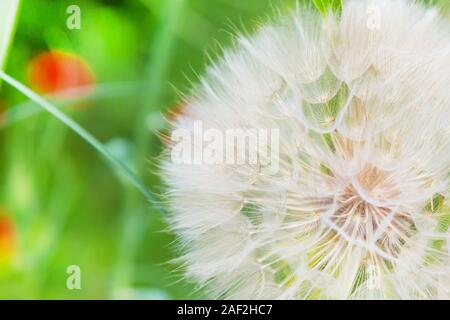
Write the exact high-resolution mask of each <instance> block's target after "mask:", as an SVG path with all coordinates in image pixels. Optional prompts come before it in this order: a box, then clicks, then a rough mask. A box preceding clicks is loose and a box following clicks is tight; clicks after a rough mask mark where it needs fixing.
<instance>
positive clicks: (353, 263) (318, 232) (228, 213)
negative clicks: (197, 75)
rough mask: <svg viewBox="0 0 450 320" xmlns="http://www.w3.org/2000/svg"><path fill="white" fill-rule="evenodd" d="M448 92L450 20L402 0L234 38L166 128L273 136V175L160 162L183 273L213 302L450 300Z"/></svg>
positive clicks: (284, 21)
mask: <svg viewBox="0 0 450 320" xmlns="http://www.w3.org/2000/svg"><path fill="white" fill-rule="evenodd" d="M373 10H375V11H373ZM372 12H375V14H377V16H375V21H372V22H373V24H372V22H371V21H370V19H372V18H373V17H371V16H369V13H372ZM377 19H378V20H377ZM449 87H450V27H449V24H448V22H446V21H445V20H443V19H441V18H440V17H439V14H438V11H437V10H436V9H433V8H425V7H423V6H421V5H419V4H417V3H416V2H412V1H406V0H377V1H369V0H354V1H352V0H349V1H345V2H344V5H343V8H342V13H341V15H340V16H339V17H336V16H335V15H333V14H332V13H330V14H329V15H328V16H327V17H326V18H323V17H321V16H320V15H319V14H316V13H314V12H312V11H311V10H308V9H304V8H301V7H299V8H298V9H297V10H296V11H295V12H294V13H293V14H292V15H290V16H287V17H283V18H281V19H279V21H277V22H276V23H271V24H269V25H266V26H264V27H262V28H261V30H260V31H259V32H257V33H256V35H254V36H252V37H244V36H242V37H239V38H238V40H237V45H236V48H234V49H231V50H228V51H225V53H224V57H223V59H221V61H220V62H218V63H216V64H214V65H212V66H211V67H210V68H209V69H208V71H207V74H206V76H204V77H203V78H202V81H201V84H200V85H199V86H198V87H197V88H196V90H195V91H194V92H193V94H192V95H191V97H190V98H189V99H187V102H186V106H185V108H184V111H183V115H181V116H179V117H178V118H177V119H176V120H175V123H174V129H186V130H188V131H190V132H192V131H193V127H194V123H195V121H201V122H202V124H203V127H204V128H216V129H218V130H220V131H222V132H225V131H226V130H227V129H230V128H271V129H274V128H275V129H278V130H279V144H280V145H279V155H278V156H279V157H278V161H279V168H278V170H277V172H275V173H267V172H265V171H264V170H263V169H264V168H263V165H261V163H258V164H256V165H255V164H242V163H241V164H204V163H203V164H179V163H174V162H173V161H170V160H167V161H166V162H165V163H164V165H163V172H164V175H165V177H166V182H167V184H168V194H169V197H170V199H171V207H172V211H173V214H172V215H171V216H170V218H169V219H170V224H171V226H172V227H173V230H174V231H175V232H176V233H177V235H178V236H179V240H180V245H181V250H182V251H183V256H182V257H181V258H180V259H181V260H182V261H183V265H184V267H185V270H186V275H187V276H188V277H189V278H193V279H194V280H195V281H197V282H198V283H199V284H200V285H201V286H205V287H206V288H208V289H209V292H210V293H211V297H213V298H249V299H436V298H437V299H448V298H450V257H449V237H450V233H449V231H448V225H449V222H450V202H449V201H448V199H449V196H450V192H449V191H450V181H449V179H450V125H449V123H450V122H449V119H450V90H449ZM169 151H170V150H169ZM260 156H261V155H260Z"/></svg>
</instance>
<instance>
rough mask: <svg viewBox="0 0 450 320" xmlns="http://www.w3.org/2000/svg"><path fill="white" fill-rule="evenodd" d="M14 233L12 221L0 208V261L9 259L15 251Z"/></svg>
mask: <svg viewBox="0 0 450 320" xmlns="http://www.w3.org/2000/svg"><path fill="white" fill-rule="evenodd" d="M16 235H17V233H16V227H15V225H14V221H13V220H12V219H11V218H10V217H8V216H6V215H4V213H3V211H2V210H1V209H0V262H5V261H7V260H9V259H10V258H11V256H12V255H13V254H14V252H15V251H16Z"/></svg>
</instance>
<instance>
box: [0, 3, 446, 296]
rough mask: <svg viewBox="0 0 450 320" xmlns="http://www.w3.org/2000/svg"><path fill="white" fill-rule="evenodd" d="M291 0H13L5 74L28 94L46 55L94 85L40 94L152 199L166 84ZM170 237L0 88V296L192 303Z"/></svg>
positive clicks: (169, 92)
mask: <svg viewBox="0 0 450 320" xmlns="http://www.w3.org/2000/svg"><path fill="white" fill-rule="evenodd" d="M305 1H307V0H305ZM442 3H447V4H448V1H447V0H444V1H442ZM74 4H75V5H78V6H79V8H80V9H81V29H80V30H69V29H68V28H67V26H66V21H67V19H68V17H69V16H70V14H68V13H67V11H66V10H67V8H68V7H69V6H70V5H74ZM294 5H295V0H271V1H268V0H84V1H82V0H58V1H56V0H33V1H31V0H25V1H22V6H21V10H20V14H19V18H18V21H17V29H16V35H15V38H14V42H13V45H12V48H11V50H10V53H9V59H8V63H7V66H6V72H7V73H8V74H10V75H12V76H13V77H15V78H16V79H18V80H20V81H21V82H22V83H24V84H26V85H28V86H30V87H32V88H35V89H36V90H37V89H39V86H40V84H39V83H36V81H37V80H36V79H32V78H30V72H32V71H30V70H32V69H33V68H36V64H39V63H42V61H41V62H39V60H36V59H37V57H39V55H41V54H42V53H46V52H53V51H54V50H58V52H63V53H65V54H68V53H70V54H71V56H70V57H71V59H75V60H77V61H82V62H83V64H82V66H83V67H84V68H85V69H86V70H87V71H88V73H91V74H92V75H93V82H92V81H91V83H90V84H91V85H92V84H93V85H94V89H93V90H91V91H89V92H88V93H86V92H84V93H83V94H81V93H79V94H76V95H72V96H71V97H70V98H68V97H66V98H55V97H54V96H52V95H51V94H54V93H55V92H47V93H48V94H50V95H49V96H47V97H48V98H49V99H50V100H51V101H52V102H53V103H54V104H55V105H58V106H60V107H61V108H63V110H64V112H66V113H67V114H68V115H70V116H71V117H72V118H74V119H75V120H76V121H77V122H78V123H79V124H81V125H82V126H83V127H85V128H87V129H88V130H89V131H90V132H91V133H92V134H93V135H94V136H95V137H97V138H98V139H99V140H100V141H102V142H103V143H104V144H105V145H107V146H108V148H109V150H110V151H111V152H112V153H113V154H114V155H115V156H116V157H118V158H119V159H121V160H122V161H124V162H125V163H127V164H128V166H129V167H130V168H132V170H133V171H134V172H135V173H136V175H137V176H139V177H140V178H141V179H142V180H143V181H144V182H145V183H146V185H147V186H149V187H150V188H151V189H152V190H153V191H154V192H157V193H162V192H163V186H162V184H161V181H160V179H159V178H158V167H157V164H158V162H159V155H160V152H161V150H162V142H161V139H160V138H159V137H158V135H157V132H160V131H164V128H165V126H166V124H165V117H166V116H167V111H168V110H170V109H171V108H173V107H174V106H176V104H177V101H178V100H179V99H180V92H183V93H188V92H189V88H190V87H191V86H192V84H191V81H193V82H195V81H196V80H197V79H198V74H201V73H202V72H203V70H204V69H205V67H206V66H207V64H208V59H207V56H208V55H209V56H212V57H213V59H214V57H217V56H220V51H221V47H226V46H228V45H229V44H230V43H231V41H232V38H233V36H232V34H233V33H235V32H236V31H238V30H239V31H244V30H254V28H255V27H257V26H258V25H259V24H260V23H261V22H262V21H264V20H265V19H267V17H269V16H270V15H273V14H274V12H275V9H274V8H277V9H281V11H283V10H287V9H289V8H292V7H293V6H294ZM219 43H220V45H219ZM44 67H45V66H44ZM86 70H85V72H87V71H86ZM68 77H69V78H70V75H68ZM41 81H43V80H42V79H41ZM37 82H39V81H37ZM79 84H80V83H77V85H79ZM81 84H83V83H81ZM41 85H42V84H41ZM70 85H71V83H70V81H69V83H68V84H66V85H65V86H66V87H70ZM174 240H175V238H174V236H173V234H171V233H170V232H169V231H168V230H167V225H166V224H165V222H164V215H163V214H162V213H160V212H158V211H157V210H155V209H154V208H153V207H152V206H151V204H150V203H149V202H148V201H147V200H146V199H145V198H144V197H143V196H142V195H141V194H140V193H139V192H137V191H136V190H135V189H134V187H133V186H131V185H130V184H129V183H128V182H127V180H126V179H124V178H123V177H121V176H120V175H118V174H116V173H115V171H114V170H113V169H112V168H111V167H110V166H109V165H108V164H107V163H105V161H104V160H103V158H102V157H101V156H100V155H99V154H98V153H97V152H96V151H95V150H93V149H92V148H91V147H90V146H89V145H88V144H87V143H86V142H85V141H83V140H82V139H81V138H80V137H79V136H78V135H76V134H75V133H74V132H72V131H70V130H69V129H67V128H66V127H65V126H64V125H63V124H61V123H60V122H59V121H57V120H56V119H54V118H52V117H51V116H50V115H48V114H46V113H44V112H40V111H39V107H37V106H36V105H35V104H33V103H30V102H29V101H27V99H26V98H24V96H23V95H22V94H21V93H19V92H17V91H16V90H15V89H13V88H12V87H10V86H8V85H6V84H5V83H3V84H2V85H1V88H0V298H2V299H13V298H18V299H35V298H40V299H117V298H118V299H130V298H134V299H181V298H194V299H195V298H204V297H205V296H204V294H203V292H202V291H201V290H199V289H198V288H196V287H195V285H193V284H191V283H189V282H188V281H186V280H184V279H183V278H182V276H181V274H180V272H179V271H178V270H179V266H177V265H176V263H171V262H170V261H171V260H172V259H173V258H175V257H176V255H177V252H176V250H175V248H174V246H173V241H174ZM70 265H78V266H79V267H80V268H81V286H82V287H81V290H69V289H67V287H66V280H67V277H68V276H69V275H68V274H67V273H66V270H67V268H68V266H70Z"/></svg>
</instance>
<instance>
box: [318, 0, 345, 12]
mask: <svg viewBox="0 0 450 320" xmlns="http://www.w3.org/2000/svg"><path fill="white" fill-rule="evenodd" d="M312 2H313V3H314V6H315V7H316V8H317V10H319V12H320V13H321V14H322V15H324V16H326V15H327V14H328V12H330V11H333V12H335V13H337V14H338V15H340V13H341V11H342V0H312Z"/></svg>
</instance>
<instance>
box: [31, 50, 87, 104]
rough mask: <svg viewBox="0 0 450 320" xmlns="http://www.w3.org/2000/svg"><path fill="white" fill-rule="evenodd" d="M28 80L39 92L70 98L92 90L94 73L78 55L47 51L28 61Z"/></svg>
mask: <svg viewBox="0 0 450 320" xmlns="http://www.w3.org/2000/svg"><path fill="white" fill-rule="evenodd" d="M29 81H30V83H31V85H32V87H33V89H34V90H36V91H38V92H39V93H42V94H55V95H56V98H62V99H71V98H76V97H80V96H84V95H87V94H89V93H90V92H91V91H92V85H93V84H94V74H93V72H92V70H91V68H90V67H89V66H88V64H87V63H86V62H85V61H84V60H83V59H82V58H80V57H79V56H77V55H74V54H71V53H66V52H62V51H49V52H43V53H41V54H39V55H38V56H36V57H35V58H34V59H33V60H32V61H31V62H30V66H29Z"/></svg>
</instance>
